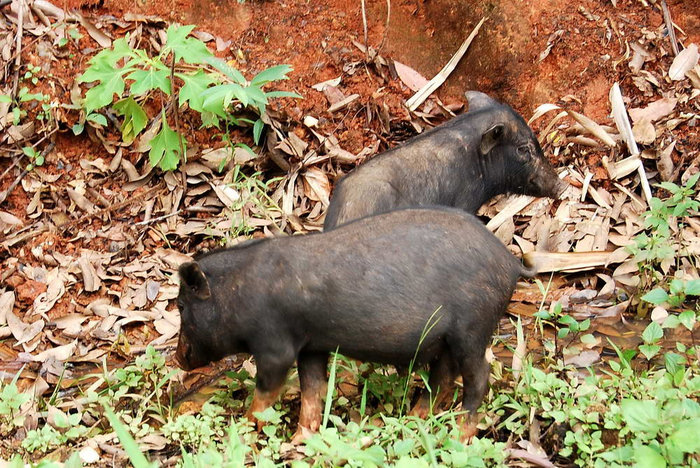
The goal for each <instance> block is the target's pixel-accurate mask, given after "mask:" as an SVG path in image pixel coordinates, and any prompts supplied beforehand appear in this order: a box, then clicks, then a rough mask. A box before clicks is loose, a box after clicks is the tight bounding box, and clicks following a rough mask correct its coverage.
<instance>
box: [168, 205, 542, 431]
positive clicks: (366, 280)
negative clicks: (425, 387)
mask: <svg viewBox="0 0 700 468" xmlns="http://www.w3.org/2000/svg"><path fill="white" fill-rule="evenodd" d="M179 273H180V292H179V295H178V307H179V308H180V313H181V327H180V338H179V342H178V346H177V352H176V360H177V362H178V364H179V365H180V367H182V368H183V369H185V370H191V369H194V368H196V367H200V366H203V365H205V364H207V363H209V362H211V361H216V360H218V359H221V358H223V357H224V356H227V355H231V354H235V353H239V352H245V353H251V354H252V355H253V356H254V357H255V362H256V365H257V381H256V389H255V395H254V398H253V402H252V404H251V407H250V409H249V411H248V415H249V416H251V415H252V414H253V413H255V412H258V411H262V410H264V409H265V408H267V407H268V406H270V405H271V404H272V403H273V402H274V401H275V400H276V398H277V397H278V394H279V392H280V389H281V387H282V386H283V384H284V383H285V380H286V376H287V371H288V370H289V368H290V367H292V366H293V365H294V361H295V360H296V361H297V364H298V366H299V380H300V384H301V414H300V417H299V426H300V427H299V430H298V431H297V434H302V433H303V432H302V431H304V430H306V431H304V432H308V431H316V430H317V429H318V427H319V424H320V420H321V397H322V395H323V394H324V390H323V387H324V385H325V382H326V370H327V363H328V357H329V353H330V352H333V351H335V350H336V348H337V349H339V351H340V352H341V353H342V354H344V355H346V356H350V357H353V358H355V359H360V360H366V361H374V362H379V363H388V364H395V365H398V366H404V367H405V366H408V365H409V363H410V361H411V360H412V359H413V358H414V356H417V362H416V363H415V365H416V366H420V365H424V364H429V365H430V380H429V383H430V388H431V389H433V390H434V391H435V392H437V397H436V396H435V395H434V399H435V398H436V399H437V400H438V401H439V400H441V399H442V398H444V397H445V396H447V395H449V394H450V388H451V386H452V383H453V380H454V378H455V375H456V373H457V372H459V373H460V374H461V375H462V377H463V379H464V396H463V403H462V408H463V409H464V410H465V411H467V412H468V414H469V415H470V418H471V419H470V425H469V426H468V427H469V428H470V430H471V431H472V432H470V433H467V435H468V436H470V435H472V433H473V430H474V426H473V423H474V421H475V420H474V415H475V412H476V410H477V408H478V407H479V404H480V402H481V400H482V398H483V395H484V392H485V390H486V386H487V380H488V374H489V366H488V364H487V363H486V361H485V358H484V353H485V350H486V347H487V346H488V344H489V343H490V341H491V335H492V333H493V331H494V328H495V327H496V324H497V323H498V320H499V318H500V317H501V315H502V314H503V313H504V311H505V309H506V306H507V305H508V302H509V300H510V297H511V294H512V292H513V289H514V287H515V283H516V281H517V279H518V277H519V276H531V275H532V274H534V271H532V270H528V269H526V268H525V267H523V266H522V265H521V263H520V261H519V260H518V259H517V258H516V257H514V256H513V255H511V254H510V253H509V252H508V250H507V249H506V247H505V246H504V245H503V244H502V243H501V242H500V241H499V240H498V239H497V238H496V237H495V236H494V235H493V234H491V232H489V231H488V230H487V229H486V228H485V227H484V226H483V225H482V224H481V223H480V222H479V220H478V219H477V218H475V217H474V216H473V215H471V214H468V213H465V212H464V211H461V210H456V209H452V208H431V209H426V208H424V209H421V208H416V209H406V210H398V211H392V212H389V213H386V214H382V215H377V216H372V217H367V218H363V219H360V220H357V221H354V222H351V223H348V224H346V225H344V226H341V227H339V228H337V229H334V230H332V231H329V232H326V233H322V234H312V235H307V236H295V237H280V238H273V239H264V240H257V241H251V242H247V243H244V244H242V245H240V246H236V247H234V248H230V249H222V250H217V251H214V252H211V253H207V254H204V255H201V256H199V257H198V258H197V259H196V261H195V262H191V263H186V264H184V265H182V266H181V267H180V271H179ZM436 311H437V312H436ZM426 331H427V334H426V336H425V337H424V339H423V341H422V343H421V345H420V346H419V341H420V340H421V334H422V333H424V332H426ZM416 350H417V353H416ZM428 401H429V400H427V397H426V398H424V399H423V401H422V403H419V405H418V408H417V409H416V410H415V411H414V412H415V413H418V414H421V413H423V412H424V410H425V407H426V405H427V402H428Z"/></svg>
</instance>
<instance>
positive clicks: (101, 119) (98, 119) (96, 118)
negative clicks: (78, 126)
mask: <svg viewBox="0 0 700 468" xmlns="http://www.w3.org/2000/svg"><path fill="white" fill-rule="evenodd" d="M85 120H88V121H90V122H94V123H96V124H97V125H101V126H103V127H106V126H107V117H105V116H104V115H102V114H88V116H87V117H86V118H85Z"/></svg>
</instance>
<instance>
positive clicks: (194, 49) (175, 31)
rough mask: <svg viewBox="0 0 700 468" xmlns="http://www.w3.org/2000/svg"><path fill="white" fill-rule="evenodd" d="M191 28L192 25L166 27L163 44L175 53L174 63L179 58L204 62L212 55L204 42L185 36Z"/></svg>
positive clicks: (186, 60)
mask: <svg viewBox="0 0 700 468" xmlns="http://www.w3.org/2000/svg"><path fill="white" fill-rule="evenodd" d="M193 29H194V25H187V26H175V25H171V26H170V27H168V31H167V33H166V35H167V39H166V41H165V45H166V46H167V47H168V48H170V50H172V51H173V54H175V62H176V63H177V62H179V61H180V59H182V60H184V61H185V62H187V63H195V64H199V63H206V60H207V59H208V58H209V57H211V56H212V55H213V54H212V53H211V51H210V50H209V49H207V46H206V45H205V44H204V42H202V41H200V40H199V39H197V38H194V37H187V36H188V35H189V34H190V33H191V32H192V30H193Z"/></svg>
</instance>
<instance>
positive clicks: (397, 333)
mask: <svg viewBox="0 0 700 468" xmlns="http://www.w3.org/2000/svg"><path fill="white" fill-rule="evenodd" d="M412 318H413V320H410V319H408V320H407V319H406V318H405V317H404V318H402V319H396V320H390V321H388V322H387V321H386V320H377V319H376V314H372V315H370V316H366V317H361V316H359V317H358V316H357V315H356V316H355V317H353V319H352V320H339V319H335V320H334V319H333V318H332V316H331V317H329V320H328V322H327V323H326V324H325V325H326V326H323V327H318V326H316V327H314V326H311V327H309V328H313V330H311V329H307V333H309V332H310V333H309V334H310V335H311V337H310V339H309V341H308V343H307V345H306V346H305V349H308V350H310V351H325V352H334V351H335V350H336V349H338V352H339V353H341V354H343V355H345V356H349V357H352V358H355V359H360V360H362V361H373V362H379V363H384V364H396V365H407V364H408V363H409V362H411V360H413V359H414V358H416V359H417V361H418V364H422V363H425V362H428V361H430V360H431V359H432V358H433V357H434V356H436V355H437V354H439V353H440V352H441V351H442V350H443V349H444V347H445V335H446V332H447V329H448V328H449V327H448V326H447V323H445V324H443V325H442V326H441V324H440V321H442V320H445V319H446V317H443V318H441V319H440V320H438V323H437V324H435V325H434V326H433V327H432V328H430V325H427V326H426V323H427V322H428V321H429V319H430V316H429V315H428V317H427V318H426V320H425V321H422V320H415V317H412ZM435 320H436V319H435V317H434V318H433V322H431V323H434V321H435ZM316 325H319V324H318V323H317V324H316ZM428 329H429V331H428Z"/></svg>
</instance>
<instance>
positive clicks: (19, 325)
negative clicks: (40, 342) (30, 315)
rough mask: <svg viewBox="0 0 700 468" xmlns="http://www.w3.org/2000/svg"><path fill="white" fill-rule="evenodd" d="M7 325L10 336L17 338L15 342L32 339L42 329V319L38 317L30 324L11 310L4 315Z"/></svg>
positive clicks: (25, 341) (21, 342)
mask: <svg viewBox="0 0 700 468" xmlns="http://www.w3.org/2000/svg"><path fill="white" fill-rule="evenodd" d="M6 319H7V326H8V327H10V331H11V332H12V336H14V337H15V340H17V343H16V344H23V343H27V342H29V341H32V340H33V339H34V338H36V336H37V335H38V334H39V333H41V331H42V330H43V329H44V321H43V320H42V319H39V320H37V321H35V322H33V323H31V324H27V323H24V322H23V321H22V320H20V318H19V317H17V316H16V315H15V314H14V313H13V312H12V311H8V312H7V315H6Z"/></svg>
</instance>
